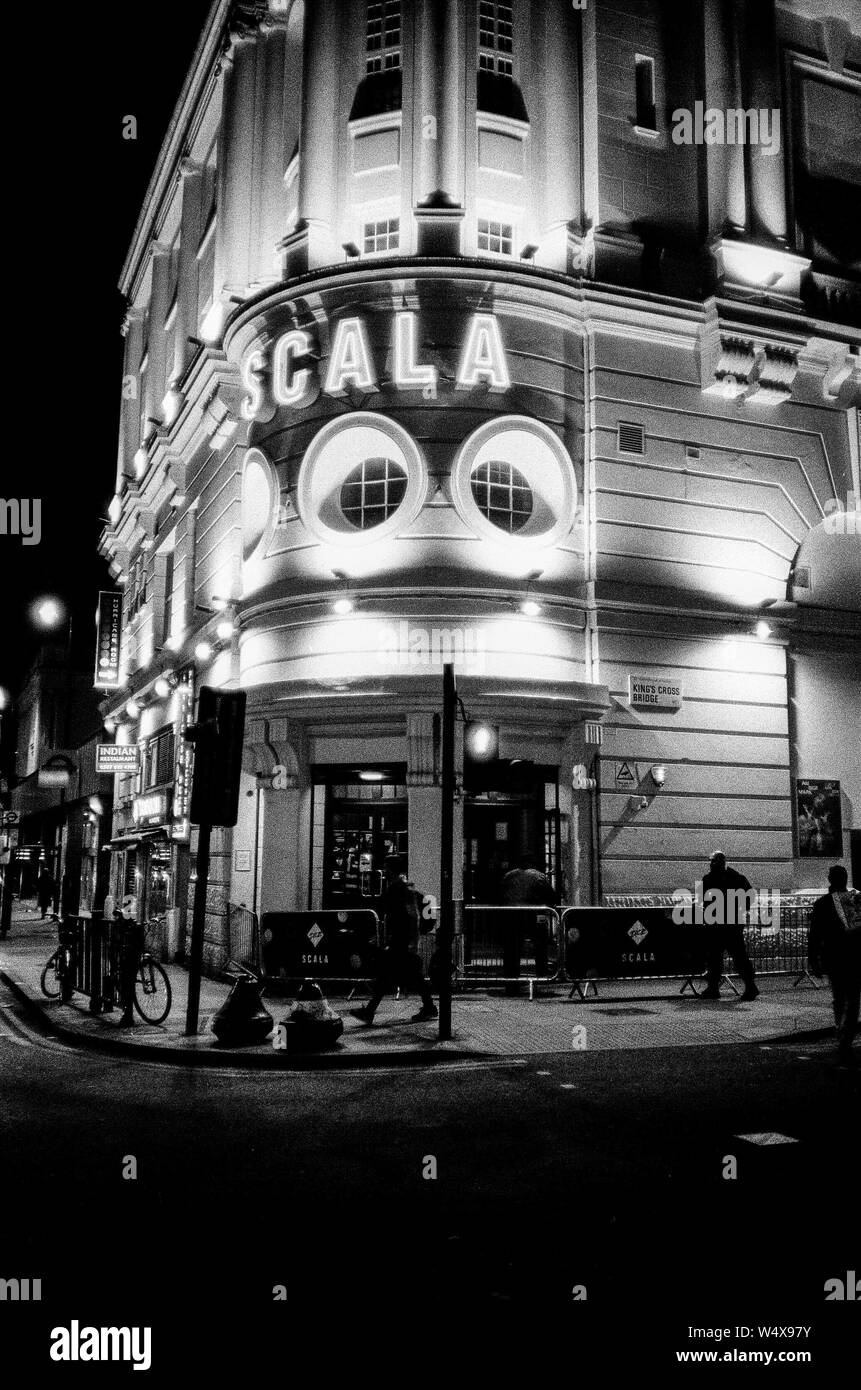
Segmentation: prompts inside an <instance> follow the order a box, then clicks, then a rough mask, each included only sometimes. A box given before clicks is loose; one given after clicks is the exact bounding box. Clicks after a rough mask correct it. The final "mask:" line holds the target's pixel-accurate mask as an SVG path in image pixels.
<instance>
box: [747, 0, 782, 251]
mask: <svg viewBox="0 0 861 1390" xmlns="http://www.w3.org/2000/svg"><path fill="white" fill-rule="evenodd" d="M745 20H746V22H745V27H744V31H743V35H742V63H743V78H744V81H743V92H744V105H745V107H746V108H747V109H748V110H749V109H753V110H754V111H756V112H757V113H758V115H759V121H760V142H759V143H758V144H754V143H749V144H747V145H746V146H745V153H746V156H747V161H746V162H747V171H748V187H749V193H750V231H751V234H752V235H753V236H754V237H759V238H763V239H766V240H769V241H776V242H779V243H781V244H785V243H786V231H787V223H786V175H785V167H784V139H785V135H786V132H785V131H784V129H783V120H782V116H783V113H782V112H781V111H780V71H779V67H778V48H777V34H776V29H775V19H774V0H746V4H745ZM775 113H780V128H779V132H780V135H779V141H777V142H775V140H774V137H775V134H776V130H777V124H776V123H777V120H778V116H777V115H776V114H775ZM766 114H767V118H768V126H767V130H768V134H769V138H770V140H771V141H772V142H773V143H772V144H770V145H766V144H764V143H763V142H762V133H763V131H762V118H763V116H764V115H766Z"/></svg>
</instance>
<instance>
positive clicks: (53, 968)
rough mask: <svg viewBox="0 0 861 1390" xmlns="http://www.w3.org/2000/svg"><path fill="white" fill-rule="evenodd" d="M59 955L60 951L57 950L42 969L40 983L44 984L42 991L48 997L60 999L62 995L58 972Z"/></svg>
mask: <svg viewBox="0 0 861 1390" xmlns="http://www.w3.org/2000/svg"><path fill="white" fill-rule="evenodd" d="M59 955H60V952H59V951H55V952H54V954H53V955H52V957H51V959H50V960H49V961H48V963H47V965H46V966H45V969H44V970H43V971H42V979H41V980H40V984H41V986H42V993H43V994H44V995H45V997H46V999H59V997H60V977H59V975H58V974H57V962H58V957H59Z"/></svg>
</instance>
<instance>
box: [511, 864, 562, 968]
mask: <svg viewBox="0 0 861 1390" xmlns="http://www.w3.org/2000/svg"><path fill="white" fill-rule="evenodd" d="M555 899H556V894H555V892H554V890H553V884H552V883H551V882H550V880H549V878H547V876H546V874H543V873H541V871H540V869H538V868H537V867H536V864H535V860H534V858H533V857H532V855H531V854H525V855H523V857H522V858H521V860H520V863H519V864H518V866H517V868H516V869H512V870H511V871H510V872H509V873H507V874H506V875H505V878H504V879H503V880H502V902H503V905H504V906H505V907H533V906H534V907H553V906H554V904H555ZM505 915H506V918H508V919H510V920H508V921H506V922H505V923H504V931H505V945H504V947H503V952H502V973H503V975H505V977H506V979H507V980H509V981H511V980H512V979H516V978H517V977H518V976H519V974H520V954H521V951H522V949H523V938H524V937H525V936H528V937H529V938H530V939H531V941H532V948H533V950H534V952H535V973H536V975H540V976H546V975H547V924H546V922H544V921H543V920H542V914H541V913H539V912H536V913H534V914H532V913H530V914H529V920H528V921H527V920H526V918H527V914H526V913H521V912H510V913H506V914H505ZM505 988H506V993H508V994H516V993H517V985H516V984H513V983H509V984H507V985H506V987H505Z"/></svg>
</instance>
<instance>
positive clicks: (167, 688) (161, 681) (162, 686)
mask: <svg viewBox="0 0 861 1390" xmlns="http://www.w3.org/2000/svg"><path fill="white" fill-rule="evenodd" d="M172 689H173V687H172V685H171V683H170V681H169V680H168V678H167V676H159V678H158V680H157V681H156V683H155V693H156V695H157V696H158V698H159V699H160V700H166V699H167V697H168V695H169V694H170V692H171V690H172Z"/></svg>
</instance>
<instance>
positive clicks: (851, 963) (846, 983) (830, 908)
mask: <svg viewBox="0 0 861 1390" xmlns="http://www.w3.org/2000/svg"><path fill="white" fill-rule="evenodd" d="M848 882H849V875H848V874H847V872H846V870H845V868H844V867H843V865H842V864H835V865H834V866H833V867H832V868H830V869H829V870H828V892H827V893H824V894H823V896H822V897H821V898H817V899H816V902H815V903H814V904H813V917H812V920H811V924H810V939H809V944H808V953H809V961H810V971H811V974H813V975H817V976H819V977H820V978H821V976H823V975H827V976H828V982H829V984H830V985H831V997H832V1001H833V1004H834V1023H835V1025H836V1028H837V1055H838V1057H839V1059H840V1061H841V1062H842V1063H844V1064H846V1065H851V1064H852V1063H853V1062H854V1061H855V1058H854V1057H853V1054H852V1040H853V1038H854V1037H855V1034H856V1032H857V1030H858V1014H859V1004H861V894H859V893H857V892H850V891H849V890H848V887H847V885H848Z"/></svg>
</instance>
